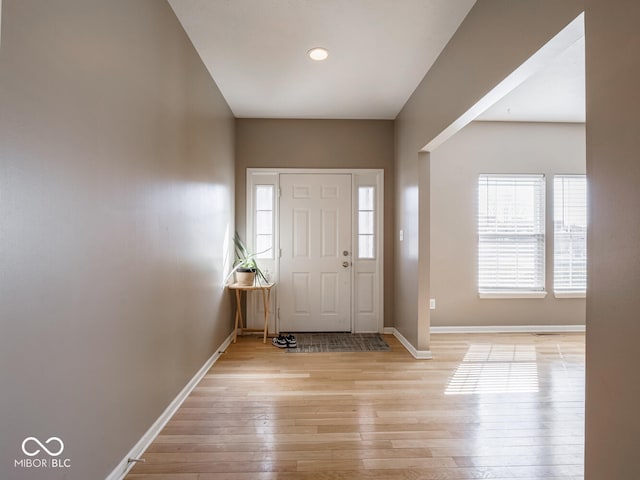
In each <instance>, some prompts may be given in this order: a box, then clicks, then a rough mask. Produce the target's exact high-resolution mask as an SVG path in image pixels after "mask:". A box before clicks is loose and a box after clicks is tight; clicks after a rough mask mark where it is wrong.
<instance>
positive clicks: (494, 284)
mask: <svg viewBox="0 0 640 480" xmlns="http://www.w3.org/2000/svg"><path fill="white" fill-rule="evenodd" d="M544 237H545V179H544V175H480V177H479V179H478V288H479V292H480V293H481V294H482V293H507V294H508V293H513V294H518V293H527V292H543V291H544V283H545V278H544V264H545V262H544V250H545V248H544Z"/></svg>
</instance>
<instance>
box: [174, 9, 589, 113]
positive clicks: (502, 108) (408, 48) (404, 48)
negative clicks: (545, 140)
mask: <svg viewBox="0 0 640 480" xmlns="http://www.w3.org/2000/svg"><path fill="white" fill-rule="evenodd" d="M169 3H170V4H171V6H172V8H173V10H174V11H175V13H176V15H177V17H178V19H179V20H180V22H181V23H182V25H183V26H184V29H185V31H186V32H187V34H188V35H189V37H190V38H191V41H192V42H193V44H194V46H195V48H196V50H197V51H198V53H199V54H200V56H201V57H202V60H203V62H204V64H205V65H206V67H207V68H208V69H209V72H210V73H211V76H212V77H213V78H214V80H215V81H216V83H217V85H218V87H219V88H220V90H221V92H222V94H223V96H224V97H225V99H226V100H227V102H228V104H229V106H230V107H231V110H232V111H233V113H234V115H235V116H236V117H240V118H352V119H355V118H360V119H393V118H395V117H396V115H397V114H398V112H399V111H400V109H401V108H402V106H403V105H404V104H405V102H406V101H407V99H408V98H409V96H410V95H411V93H413V91H414V90H415V88H416V87H417V86H418V84H419V83H420V81H421V80H422V78H423V77H424V75H425V74H426V72H427V71H428V70H429V68H430V67H431V65H432V64H433V63H434V61H435V60H436V58H437V57H438V55H439V54H440V52H441V51H442V49H443V48H444V46H445V45H446V44H447V42H448V41H449V39H450V38H451V36H452V35H453V34H454V33H455V31H456V29H457V28H458V26H459V25H460V23H461V22H462V20H463V19H464V17H465V16H466V15H467V13H468V12H469V10H470V9H471V7H473V5H474V3H475V0H455V1H451V0H169ZM579 28H582V38H581V39H580V40H578V41H577V42H575V43H574V44H573V45H571V46H570V47H569V48H567V49H566V50H565V51H564V52H563V53H561V54H560V55H558V56H557V57H556V58H555V59H554V60H553V61H551V62H548V63H547V65H546V66H545V67H544V68H542V69H541V70H539V71H537V72H536V73H535V74H534V75H532V76H531V77H530V78H529V79H527V80H526V81H525V82H524V83H522V84H521V85H520V86H518V87H516V88H515V89H514V90H512V91H511V92H510V93H508V94H507V95H506V96H504V97H503V98H502V99H501V100H499V101H497V103H495V104H494V105H493V106H492V107H489V108H488V109H487V110H486V111H485V112H484V113H482V114H481V115H480V116H479V117H478V118H477V120H491V121H543V122H544V121H555V122H584V121H585V85H584V82H585V74H584V27H583V25H582V23H580V27H579ZM316 46H322V47H326V48H328V49H329V58H328V60H326V61H324V62H314V61H312V60H310V59H309V58H308V57H307V55H306V52H307V51H308V50H309V49H310V48H312V47H316Z"/></svg>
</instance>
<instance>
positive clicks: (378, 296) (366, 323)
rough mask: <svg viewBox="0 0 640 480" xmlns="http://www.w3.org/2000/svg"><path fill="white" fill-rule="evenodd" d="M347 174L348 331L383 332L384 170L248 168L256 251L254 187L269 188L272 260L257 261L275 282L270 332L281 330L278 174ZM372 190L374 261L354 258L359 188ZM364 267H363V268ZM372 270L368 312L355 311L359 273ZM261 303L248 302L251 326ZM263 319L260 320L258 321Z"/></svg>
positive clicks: (249, 219) (249, 232)
mask: <svg viewBox="0 0 640 480" xmlns="http://www.w3.org/2000/svg"><path fill="white" fill-rule="evenodd" d="M290 173H293V174H310V175H313V174H349V175H351V225H352V228H351V245H352V247H351V248H352V252H353V255H352V263H353V264H352V268H351V312H350V313H351V331H352V332H353V333H367V332H369V333H372V332H377V333H382V332H383V329H384V170H383V169H347V168H345V169H326V168H247V173H246V175H247V177H246V207H247V211H246V237H247V238H246V244H247V245H248V247H249V249H250V250H254V249H255V234H254V233H255V215H254V213H255V211H256V210H255V198H254V197H255V194H254V192H255V187H256V186H257V185H272V186H273V189H274V190H273V192H274V199H273V200H274V201H273V250H274V255H273V257H274V258H273V259H260V260H259V264H260V267H261V268H264V269H266V270H267V271H268V272H269V273H270V275H271V278H272V279H273V281H275V282H276V288H275V289H274V295H272V305H271V306H270V309H271V312H272V315H271V316H270V317H271V318H270V321H269V331H270V332H276V333H278V332H279V331H280V318H279V293H278V288H277V283H278V282H279V279H280V262H279V256H280V255H279V253H280V238H279V234H280V175H281V174H290ZM365 186H366V187H374V188H375V193H376V197H375V210H376V211H375V220H376V224H375V230H374V233H375V247H374V250H375V258H374V259H359V258H358V257H357V255H356V252H357V245H358V228H357V227H358V208H357V205H358V187H365ZM365 267H366V268H365ZM372 269H373V271H374V273H373V283H372V284H371V295H372V297H373V299H372V301H371V302H370V303H371V311H364V312H363V311H360V312H358V305H359V297H357V296H358V295H359V293H360V291H361V290H360V289H362V288H364V287H363V285H364V282H363V281H359V277H360V276H361V275H359V272H360V271H361V270H367V272H366V273H368V275H369V276H371V273H370V272H368V270H372ZM261 303H262V302H258V301H256V300H255V299H254V298H249V299H248V300H247V322H248V323H249V324H250V325H251V324H253V323H259V322H260V321H264V316H263V315H264V313H263V311H262V305H261ZM261 319H262V320H261Z"/></svg>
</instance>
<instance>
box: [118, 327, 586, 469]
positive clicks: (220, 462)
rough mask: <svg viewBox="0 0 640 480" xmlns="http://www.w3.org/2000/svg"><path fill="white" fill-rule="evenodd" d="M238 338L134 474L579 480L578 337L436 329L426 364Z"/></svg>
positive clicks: (395, 345)
mask: <svg viewBox="0 0 640 480" xmlns="http://www.w3.org/2000/svg"><path fill="white" fill-rule="evenodd" d="M385 340H386V341H387V343H388V344H389V345H390V346H391V347H392V351H390V352H365V353H303V354H287V353H286V352H285V351H284V350H279V349H276V348H275V347H273V346H271V345H269V344H267V345H263V344H262V342H261V341H260V340H259V339H257V338H256V337H249V336H247V337H240V338H239V339H238V343H237V344H232V345H231V346H230V347H229V349H228V350H227V352H226V353H225V354H224V355H223V356H222V357H221V358H220V360H218V362H217V363H216V364H215V365H214V366H213V368H212V369H211V370H210V371H209V373H208V374H207V375H206V377H205V378H204V379H203V380H202V382H201V383H200V384H199V385H198V387H197V388H196V389H195V390H194V391H193V393H192V394H191V395H190V396H189V398H188V399H187V400H186V401H185V403H184V404H183V405H182V407H181V408H180V410H179V411H178V412H177V413H176V415H175V416H174V418H173V419H172V420H171V421H170V422H169V423H168V424H167V426H166V427H165V429H164V430H163V431H162V432H161V434H160V435H159V436H158V438H157V439H156V440H155V441H154V443H153V444H152V445H151V447H150V448H149V449H148V451H147V452H146V453H145V454H144V455H143V457H144V458H145V459H146V463H145V464H138V465H136V467H135V468H134V469H133V470H132V472H131V473H130V474H129V475H128V476H127V479H129V480H138V479H149V480H166V479H171V480H214V479H215V480H249V479H250V480H275V479H277V480H298V479H300V480H341V479H344V480H346V479H350V480H351V479H372V480H373V479H376V480H380V479H384V480H441V479H501V480H516V479H517V480H534V479H535V480H542V479H545V480H546V479H555V480H577V479H582V478H583V450H584V433H583V432H584V334H561V335H532V334H513V335H511V334H508V335H507V334H499V335H496V334H492V335H487V334H477V335H466V334H465V335H463V334H438V335H433V336H432V344H431V350H432V352H433V355H434V359H433V360H415V359H413V357H411V355H409V353H408V352H407V351H406V350H405V349H404V348H403V347H402V345H401V344H400V343H399V342H398V341H397V340H396V339H395V338H394V337H392V336H389V335H385Z"/></svg>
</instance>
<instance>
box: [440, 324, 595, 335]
mask: <svg viewBox="0 0 640 480" xmlns="http://www.w3.org/2000/svg"><path fill="white" fill-rule="evenodd" d="M584 331H586V328H585V325H506V326H505V325H488V326H451V327H448V326H447V327H444V326H443V327H433V326H432V327H431V333H434V334H438V333H571V332H584Z"/></svg>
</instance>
